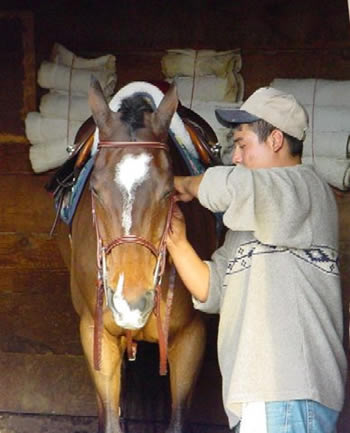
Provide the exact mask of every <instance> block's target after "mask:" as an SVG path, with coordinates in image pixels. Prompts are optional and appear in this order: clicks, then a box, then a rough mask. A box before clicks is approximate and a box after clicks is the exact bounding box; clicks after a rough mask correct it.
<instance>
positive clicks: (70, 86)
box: [66, 54, 75, 153]
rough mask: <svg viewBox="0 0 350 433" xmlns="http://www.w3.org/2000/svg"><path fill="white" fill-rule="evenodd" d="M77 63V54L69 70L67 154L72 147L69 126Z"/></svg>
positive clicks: (73, 57)
mask: <svg viewBox="0 0 350 433" xmlns="http://www.w3.org/2000/svg"><path fill="white" fill-rule="evenodd" d="M74 62H75V54H73V56H72V63H71V65H70V69H69V86H68V107H67V132H66V137H67V152H68V153H71V146H70V144H69V138H70V137H69V124H70V110H71V100H72V76H73V67H74Z"/></svg>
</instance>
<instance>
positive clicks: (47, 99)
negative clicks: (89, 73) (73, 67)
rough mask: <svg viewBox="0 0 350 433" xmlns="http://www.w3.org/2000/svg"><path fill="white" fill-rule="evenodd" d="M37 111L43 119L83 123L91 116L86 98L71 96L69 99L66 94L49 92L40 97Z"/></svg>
mask: <svg viewBox="0 0 350 433" xmlns="http://www.w3.org/2000/svg"><path fill="white" fill-rule="evenodd" d="M69 99H70V103H69ZM39 110H40V113H41V114H42V115H43V116H45V117H52V118H59V119H69V120H70V121H72V120H78V121H85V120H86V119H87V118H89V117H90V116H91V112H90V108H89V104H88V99H87V96H77V95H71V97H70V98H69V95H68V94H67V93H59V92H49V93H47V94H46V95H44V96H42V98H41V100H40V106H39Z"/></svg>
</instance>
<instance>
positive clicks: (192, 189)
mask: <svg viewBox="0 0 350 433" xmlns="http://www.w3.org/2000/svg"><path fill="white" fill-rule="evenodd" d="M202 179H203V174H200V175H198V176H175V177H174V188H175V190H176V192H177V197H178V199H179V200H181V201H190V200H192V199H193V198H195V197H198V190H199V185H200V183H201V181H202Z"/></svg>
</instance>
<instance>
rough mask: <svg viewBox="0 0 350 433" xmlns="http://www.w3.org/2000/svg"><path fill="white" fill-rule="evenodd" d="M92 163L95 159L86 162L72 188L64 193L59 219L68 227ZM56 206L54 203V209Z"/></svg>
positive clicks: (91, 158)
mask: <svg viewBox="0 0 350 433" xmlns="http://www.w3.org/2000/svg"><path fill="white" fill-rule="evenodd" d="M94 162H95V158H94V157H90V159H89V160H88V161H87V162H86V164H85V165H84V167H83V168H82V170H81V172H80V174H79V177H78V179H77V180H76V182H75V183H74V185H73V186H72V188H71V189H69V190H67V191H66V192H65V193H64V197H63V204H62V207H61V211H60V218H61V220H62V221H63V222H64V223H66V224H68V225H71V223H72V220H73V217H74V214H75V210H76V208H77V206H78V203H79V200H80V197H81V194H82V192H83V189H84V186H85V184H86V182H87V180H88V178H89V175H90V173H91V170H92V168H93V166H94ZM57 206H58V203H57V202H56V207H57Z"/></svg>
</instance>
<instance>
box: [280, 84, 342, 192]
mask: <svg viewBox="0 0 350 433" xmlns="http://www.w3.org/2000/svg"><path fill="white" fill-rule="evenodd" d="M271 86H272V87H274V88H276V89H280V90H282V91H284V92H286V93H290V94H292V95H294V96H295V98H296V99H297V100H298V101H299V102H300V103H301V104H302V105H303V106H304V107H305V109H306V110H307V112H308V115H309V125H310V126H309V130H308V132H307V135H306V138H305V141H304V151H303V163H304V164H313V165H315V168H316V169H317V170H318V171H319V172H320V174H321V175H323V177H324V178H325V179H326V180H327V182H328V183H329V184H330V185H332V186H334V187H336V188H339V189H341V190H348V189H350V100H349V94H350V81H338V80H321V79H314V78H307V79H284V78H276V79H274V80H273V81H272V82H271Z"/></svg>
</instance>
